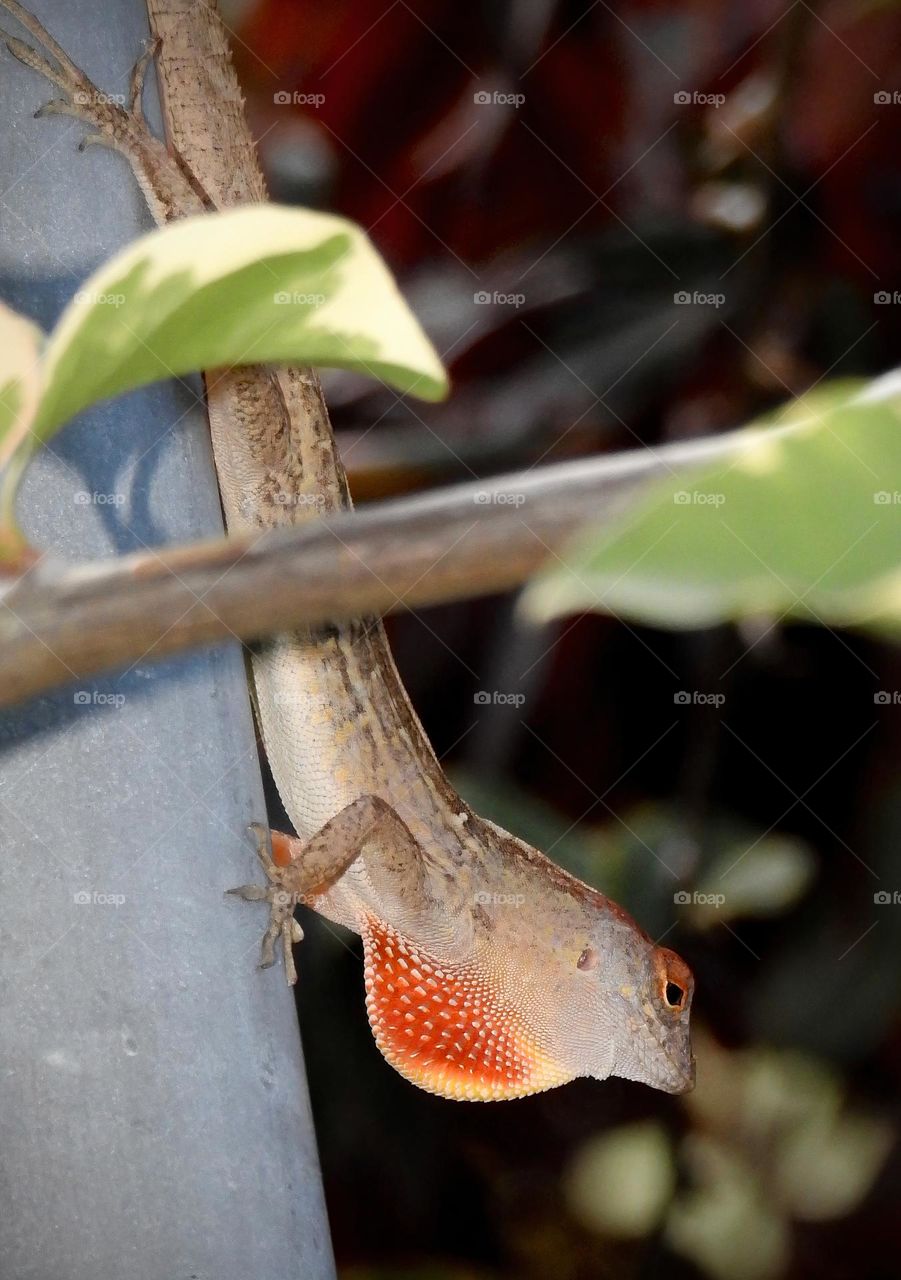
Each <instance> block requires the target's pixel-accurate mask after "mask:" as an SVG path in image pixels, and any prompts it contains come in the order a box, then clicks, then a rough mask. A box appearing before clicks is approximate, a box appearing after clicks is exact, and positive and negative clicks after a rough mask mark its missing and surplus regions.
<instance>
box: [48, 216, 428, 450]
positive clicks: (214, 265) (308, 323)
mask: <svg viewBox="0 0 901 1280" xmlns="http://www.w3.org/2000/svg"><path fill="white" fill-rule="evenodd" d="M281 361H285V362H292V363H295V364H306V365H317V366H335V367H341V368H346V369H354V370H357V371H359V372H361V373H367V374H370V375H372V376H373V377H376V378H380V379H383V380H384V381H385V382H388V383H390V384H391V386H393V387H395V388H397V389H398V390H399V391H411V392H415V394H416V395H418V396H420V397H422V398H423V399H426V400H436V399H439V398H440V397H441V396H443V395H444V394H445V393H446V391H447V379H446V376H445V373H444V370H443V368H442V366H441V362H440V360H439V359H438V356H437V355H436V353H435V351H434V349H433V347H432V345H431V343H430V342H429V340H428V339H427V338H426V336H425V334H424V333H423V332H422V330H421V328H420V327H419V324H418V322H417V320H416V319H415V317H414V316H413V314H412V313H411V311H410V310H409V308H408V307H407V305H406V303H405V302H404V300H403V298H402V297H401V295H400V293H399V292H398V290H397V286H396V285H395V283H394V281H393V279H392V277H391V274H390V272H389V271H388V269H387V267H386V266H385V264H384V262H383V261H382V259H381V258H380V257H379V255H378V254H377V253H376V251H375V249H374V248H373V247H372V245H371V244H370V242H369V240H368V239H367V237H366V236H365V235H364V234H363V232H362V231H361V230H360V229H359V228H358V227H356V226H354V224H353V223H351V222H348V221H346V220H345V219H344V218H338V217H334V216H332V215H331V214H324V213H314V212H311V211H309V210H298V209H287V208H280V207H279V206H277V205H269V204H267V205H255V206H252V207H248V208H242V209H234V210H231V211H229V212H227V213H220V214H210V215H204V216H201V217H197V218H187V219H185V220H184V221H182V222H177V223H174V224H173V225H171V226H168V227H164V228H163V229H162V230H159V231H152V232H150V234H149V235H146V236H143V237H142V238H141V239H139V240H137V241H136V242H135V243H134V244H133V245H131V246H129V247H128V248H127V249H125V250H124V251H123V252H122V253H119V254H117V255H116V256H115V257H114V258H113V259H112V260H111V261H110V262H108V263H106V265H105V266H103V267H101V268H100V269H99V270H98V271H96V272H95V273H94V274H93V275H92V276H91V277H90V279H88V280H87V281H86V282H85V284H84V286H83V287H82V289H81V290H80V291H79V293H78V294H76V296H75V298H74V299H73V301H72V302H71V303H70V304H69V306H68V307H67V308H66V310H65V312H64V313H63V315H62V317H61V319H60V321H59V324H58V325H57V327H56V329H55V330H54V332H53V334H52V335H51V337H50V340H49V343H48V346H47V351H46V360H45V387H44V394H43V396H42V400H41V406H40V410H39V413H38V417H37V431H38V434H39V435H40V436H41V437H42V438H47V437H48V436H49V435H51V434H52V433H53V431H54V430H56V428H57V427H59V426H60V425H61V424H62V423H63V422H65V421H66V420H67V419H68V418H71V417H72V416H73V415H74V414H76V413H78V411H79V410H80V409H83V408H85V407H86V406H87V405H89V404H93V403H94V402H95V401H97V400H104V399H108V398H109V397H110V396H115V395H118V394H119V393H121V392H123V391H128V390H131V389H132V388H134V387H140V386H143V385H145V384H146V383H149V382H155V381H158V380H159V379H162V378H168V377H171V376H173V375H179V374H184V373H189V372H192V371H194V370H197V369H210V368H216V367H218V366H228V365H238V364H259V363H269V362H273V363H275V362H281Z"/></svg>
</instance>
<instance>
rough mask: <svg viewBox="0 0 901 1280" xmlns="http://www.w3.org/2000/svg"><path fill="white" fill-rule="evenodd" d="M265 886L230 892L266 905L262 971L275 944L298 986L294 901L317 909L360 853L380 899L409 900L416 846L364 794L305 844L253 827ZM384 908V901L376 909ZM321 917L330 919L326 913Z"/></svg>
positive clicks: (417, 879)
mask: <svg viewBox="0 0 901 1280" xmlns="http://www.w3.org/2000/svg"><path fill="white" fill-rule="evenodd" d="M250 829H251V831H252V833H253V835H254V838H255V840H256V844H257V856H258V858H259V860H260V863H261V865H262V867H263V871H264V873H265V876H266V880H267V884H266V885H257V884H249V885H241V886H240V887H239V888H237V889H229V890H228V892H229V893H232V894H234V895H235V896H236V897H239V898H244V899H245V900H246V901H248V902H268V903H269V925H268V927H267V929H266V933H265V935H264V937H263V948H262V961H261V965H262V967H263V968H268V967H269V966H270V965H272V964H273V963H274V960H275V943H276V942H277V941H278V940H279V938H280V939H281V943H282V951H283V954H284V958H285V974H286V977H287V979H288V981H289V982H290V983H292V984H293V983H294V982H296V981H297V971H296V969H295V966H294V960H293V956H292V952H291V947H292V944H293V943H295V942H300V941H301V939H302V938H303V932H302V930H301V928H300V925H299V924H297V922H296V921H295V919H294V909H295V907H296V906H297V905H298V903H307V904H310V905H312V906H314V907H317V909H321V906H322V904H321V901H320V900H321V899H322V898H323V896H324V895H326V894H327V893H328V891H329V890H330V889H331V888H333V887H334V885H335V884H336V883H337V882H338V881H339V880H340V879H341V877H342V876H343V875H344V873H345V871H347V869H348V868H349V867H350V866H351V865H352V864H353V863H354V862H356V860H357V859H358V858H359V857H360V855H361V854H363V853H364V852H365V853H366V855H367V858H371V859H372V870H373V871H375V872H376V874H377V879H378V882H379V884H380V886H381V890H382V894H383V895H384V899H385V902H387V903H389V904H396V903H397V902H398V901H402V900H404V899H407V900H408V901H411V900H414V899H415V898H416V897H417V896H418V894H419V892H420V891H421V878H422V868H421V864H420V856H419V848H418V846H417V844H416V842H415V840H414V839H413V836H412V835H411V834H410V831H409V830H408V828H407V827H406V825H405V824H404V823H403V822H402V821H401V819H400V818H399V817H398V815H397V814H396V813H395V811H394V810H393V809H392V808H391V807H390V805H388V804H387V803H386V802H385V801H384V800H382V799H380V798H379V797H378V796H373V795H363V796H360V797H359V798H358V799H356V800H354V801H353V802H352V803H351V804H349V805H346V806H345V808H343V809H342V810H340V812H339V813H337V814H335V816H334V818H331V819H330V820H329V821H328V822H327V823H326V824H325V826H323V827H322V828H320V830H319V831H317V832H316V834H315V835H314V836H311V838H310V839H309V840H299V839H298V838H297V837H296V836H289V835H285V834H284V833H283V832H281V831H272V832H270V831H269V830H268V828H266V827H263V826H260V825H259V824H258V823H254V824H253V826H252V827H251V828H250ZM380 905H382V907H383V909H384V903H382V904H380ZM326 914H328V913H327V912H326Z"/></svg>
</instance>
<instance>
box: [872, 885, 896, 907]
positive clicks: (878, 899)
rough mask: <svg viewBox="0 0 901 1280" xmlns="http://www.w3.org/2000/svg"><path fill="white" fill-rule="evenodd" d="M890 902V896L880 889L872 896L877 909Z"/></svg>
mask: <svg viewBox="0 0 901 1280" xmlns="http://www.w3.org/2000/svg"><path fill="white" fill-rule="evenodd" d="M891 900H892V895H891V894H890V893H888V892H887V891H886V890H885V889H880V890H879V891H878V892H877V893H874V894H873V901H874V902H875V903H876V906H877V907H884V906H885V905H886V904H887V903H889V902H891Z"/></svg>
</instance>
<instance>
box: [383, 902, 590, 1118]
mask: <svg viewBox="0 0 901 1280" xmlns="http://www.w3.org/2000/svg"><path fill="white" fill-rule="evenodd" d="M362 936H363V944H364V949H365V962H364V975H365V979H366V1009H367V1012H368V1014H369V1024H370V1026H371V1027H372V1031H373V1035H374V1036H375V1041H376V1044H377V1045H378V1047H379V1049H380V1050H381V1051H382V1053H383V1055H384V1056H385V1058H386V1059H387V1061H388V1062H389V1063H390V1064H391V1065H392V1066H393V1067H394V1068H395V1069H396V1070H397V1071H399V1072H400V1074H401V1075H402V1076H404V1077H405V1078H406V1079H407V1080H409V1081H411V1082H412V1083H413V1084H416V1085H419V1087H420V1088H421V1089H426V1090H428V1092H430V1093H437V1094H440V1096H441V1097H443V1098H452V1099H456V1100H461V1101H462V1100H469V1101H477V1102H490V1101H500V1100H502V1099H506V1098H522V1097H525V1096H526V1095H527V1094H530V1093H538V1092H540V1091H541V1090H542V1089H551V1088H553V1087H554V1086H555V1085H559V1084H564V1083H565V1082H566V1081H567V1080H571V1079H572V1076H573V1073H572V1072H571V1071H568V1070H566V1069H565V1068H563V1067H561V1066H559V1065H558V1064H557V1063H555V1062H554V1061H553V1060H552V1059H551V1058H550V1057H549V1056H548V1055H547V1053H546V1052H545V1051H544V1050H543V1049H542V1048H541V1047H540V1046H539V1045H538V1043H537V1041H536V1037H535V1035H534V1033H533V1032H531V1031H530V1030H529V1028H528V1027H527V1026H526V1024H525V1022H524V1020H523V1018H522V1017H521V1016H520V1014H519V1013H518V1012H517V1010H516V1009H515V1008H514V1007H513V1006H512V1005H511V1004H510V1003H509V1001H507V1000H505V999H504V998H503V997H502V996H501V995H500V993H499V992H498V991H497V984H496V982H493V981H492V978H491V975H490V973H488V972H486V971H485V970H484V969H482V968H480V967H478V966H477V965H475V964H471V963H467V964H462V965H448V964H445V963H443V962H439V961H437V960H435V958H434V957H432V956H429V955H428V954H427V953H426V952H424V951H423V950H422V949H421V948H420V947H416V946H413V945H412V944H411V943H409V942H408V941H406V940H405V939H404V938H403V937H402V935H401V934H399V933H397V932H396V931H395V930H394V929H392V928H391V927H390V926H389V925H387V924H385V923H384V922H383V921H380V920H375V919H372V918H369V919H368V920H367V921H366V924H365V926H364V928H363V934H362Z"/></svg>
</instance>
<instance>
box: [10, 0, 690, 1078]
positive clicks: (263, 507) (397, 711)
mask: <svg viewBox="0 0 901 1280" xmlns="http://www.w3.org/2000/svg"><path fill="white" fill-rule="evenodd" d="M0 3H2V4H3V6H4V7H5V8H6V9H8V10H9V11H10V12H11V13H12V14H13V15H14V16H15V17H16V18H17V20H18V21H19V22H20V23H21V24H22V26H24V27H25V29H26V30H27V31H28V33H29V34H30V35H31V37H32V38H33V39H34V41H35V43H36V44H37V45H38V46H39V47H40V48H41V49H42V50H43V53H39V52H37V50H36V49H34V48H33V47H31V46H29V45H27V44H25V43H24V42H22V41H21V40H18V39H16V38H13V37H9V38H8V39H7V47H8V48H9V50H10V52H11V53H12V54H13V55H14V56H15V57H16V58H17V59H18V60H19V61H21V62H23V63H25V64H26V65H27V66H29V67H30V68H32V69H33V70H35V71H37V72H39V73H40V74H41V75H43V76H44V77H45V78H46V79H48V80H50V81H51V82H52V83H53V84H54V85H55V86H56V87H57V88H58V89H59V90H60V93H61V97H59V98H56V99H54V100H53V101H51V102H49V103H47V104H46V105H45V106H44V107H42V108H41V109H40V110H39V111H38V112H37V115H38V116H40V115H47V114H64V115H69V116H74V117H76V118H77V119H78V120H80V121H81V122H83V123H85V124H87V125H88V126H89V127H90V130H91V132H90V133H89V134H87V136H86V137H85V138H84V139H83V141H82V143H81V145H82V146H84V145H85V144H86V143H101V144H104V145H106V146H109V147H111V148H113V149H114V150H116V151H118V152H121V153H122V154H123V155H124V156H125V157H126V158H127V159H128V161H129V163H130V165H131V168H132V170H133V172H134V174H135V177H136V179H137V181H138V183H139V185H140V187H141V190H142V191H143V193H144V195H145V197H146V200H147V203H148V206H149V209H150V211H151V213H152V215H153V217H154V219H155V220H156V222H157V223H159V224H163V223H166V222H168V221H170V220H172V219H176V218H183V217H187V216H191V215H195V214H203V213H205V212H210V211H213V210H215V209H217V208H221V207H225V206H228V205H230V204H235V203H243V202H248V201H250V202H252V201H262V200H265V199H266V198H267V193H266V189H265V184H264V180H263V177H262V172H261V170H260V168H259V166H258V163H257V160H256V156H255V151H254V147H253V142H252V139H251V137H250V133H249V130H248V128H247V125H246V121H245V119H244V113H243V101H242V98H241V94H240V90H239V88H238V84H237V79H236V76H235V73H234V70H233V67H232V63H231V54H230V51H229V48H228V43H227V40H226V38H225V34H224V30H223V27H222V24H221V22H220V20H219V18H218V14H217V12H216V9H215V0H212V2H210V0H148V9H149V13H150V18H151V28H152V31H153V33H154V39H153V41H152V42H151V43H150V45H149V46H148V47H147V48H146V49H145V51H144V53H143V55H142V56H141V58H140V59H139V60H138V62H137V63H136V64H135V68H134V71H133V73H132V80H131V86H130V94H129V95H128V101H127V103H121V104H120V103H119V102H117V101H116V100H115V99H114V98H113V97H111V96H110V95H107V94H104V93H102V92H101V91H100V90H99V89H98V88H97V87H96V86H95V85H94V84H93V83H92V82H91V81H90V80H89V78H88V77H87V76H86V75H85V74H84V73H83V72H82V71H81V70H80V69H79V68H78V67H77V66H76V65H75V64H74V63H73V62H72V61H71V59H70V58H69V57H68V55H67V54H66V52H65V51H64V50H63V49H62V48H61V47H60V45H59V44H58V43H57V42H56V41H55V40H54V39H53V37H52V36H51V35H50V34H49V32H47V31H46V29H45V28H44V27H43V25H42V24H41V23H40V22H38V20H37V19H36V18H34V17H33V15H31V14H30V13H29V12H28V11H27V10H26V9H25V8H24V7H23V6H22V5H21V4H20V3H19V2H18V0H0ZM45 55H46V56H45ZM154 58H155V59H156V64H157V70H158V77H159V82H160V87H161V96H162V100H163V105H164V116H165V120H166V135H167V140H166V142H163V141H161V140H159V139H158V138H157V137H156V136H155V135H154V134H153V133H152V132H151V131H150V129H149V128H148V126H147V124H146V122H145V120H144V116H143V111H142V107H141V99H142V90H143V83H144V77H145V73H146V71H147V68H148V66H149V65H150V64H151V61H152V60H153V59H154ZM204 376H205V389H206V399H207V407H208V412H209V419H210V431H211V436H212V444H213V455H214V461H215V466H216V471H217V476H218V482H219V488H220V493H221V501H222V507H223V512H224V516H225V521H226V526H227V529H228V530H229V532H233V531H235V530H248V529H266V528H269V527H272V526H274V525H279V524H284V523H289V522H296V521H299V520H301V519H304V518H308V517H309V516H310V514H311V513H316V512H318V513H322V514H328V513H329V512H333V511H338V510H341V509H343V508H348V507H350V505H351V500H350V494H349V491H348V485H347V479H346V475H345V471H344V468H343V466H342V463H341V460H340V457H339V455H338V451H337V447H336V443H335V438H334V435H333V432H332V429H331V425H330V422H329V418H328V413H327V409H326V406H325V402H324V399H323V395H322V391H321V388H320V385H319V381H318V378H317V376H316V374H315V373H314V372H313V371H311V370H304V369H299V368H288V367H286V368H277V369H276V368H269V367H266V368H264V367H249V368H242V369H229V370H214V371H209V370H207V371H206V372H205V375H204ZM249 665H250V684H251V695H252V700H253V705H254V709H255V713H256V718H257V723H258V725H259V729H260V735H261V739H262V743H263V747H264V750H265V752H266V755H267V758H268V761H269V764H270V767H271V771H272V775H273V777H274V780H275V783H276V786H277V788H278V791H279V793H280V796H281V798H282V800H283V802H284V807H285V810H286V812H287V814H288V816H289V818H290V819H291V822H292V824H293V826H294V828H295V831H296V835H289V834H286V833H283V832H270V831H269V829H268V828H267V827H265V826H262V825H259V824H254V825H253V827H252V828H251V830H252V831H253V832H254V836H255V839H256V844H257V853H258V856H259V859H260V862H261V864H262V866H263V868H264V871H265V875H266V884H264V885H261V884H253V885H245V886H241V887H240V888H238V889H235V890H231V891H230V892H233V893H236V894H238V895H239V896H241V897H243V898H246V899H248V900H251V901H265V902H267V903H268V905H269V909H270V919H269V923H268V927H267V929H266V932H265V935H264V938H263V945H262V956H261V963H262V965H263V966H265V967H268V966H269V965H271V964H272V963H274V961H275V954H276V946H277V945H278V946H279V948H280V950H281V951H282V953H283V956H284V963H285V970H286V975H287V977H288V980H289V981H291V982H293V981H296V977H297V973H296V968H295V963H294V958H293V950H292V948H293V945H294V944H295V943H297V942H300V941H301V940H302V938H303V932H302V929H301V927H300V925H299V923H298V922H297V920H296V919H295V909H296V907H297V905H298V904H300V903H303V904H305V905H307V906H309V907H312V908H313V909H314V910H315V911H317V912H319V913H320V914H321V915H323V916H325V917H326V918H327V919H328V920H330V921H333V922H335V923H338V924H340V925H343V926H345V927H347V928H349V929H351V930H353V931H354V932H356V933H357V934H359V935H360V937H361V938H362V942H363V952H364V966H363V967H364V980H365V988H366V1007H367V1011H368V1016H369V1021H370V1024H371V1027H372V1030H373V1033H374V1036H375V1040H376V1043H377V1045H378V1047H379V1049H380V1050H381V1052H382V1054H383V1055H384V1057H385V1058H386V1059H387V1061H388V1062H389V1063H390V1064H391V1065H392V1066H393V1067H395V1068H396V1069H397V1070H398V1071H399V1072H400V1073H401V1074H402V1075H403V1076H405V1077H406V1078H407V1079H408V1080H410V1081H411V1082H413V1083H414V1084H416V1085H418V1086H420V1087H421V1088H424V1089H426V1090H429V1091H430V1092H432V1093H435V1094H438V1095H440V1096H442V1097H446V1098H451V1099H467V1100H482V1101H488V1100H501V1099H509V1098H517V1097H523V1096H526V1095H528V1094H532V1093H536V1092H539V1091H541V1090H545V1089H549V1088H552V1087H555V1086H557V1085H561V1084H564V1083H566V1082H568V1081H570V1080H573V1079H575V1078H577V1077H583V1076H588V1077H592V1078H594V1079H597V1080H604V1079H607V1078H608V1077H610V1076H620V1077H624V1078H626V1079H630V1080H634V1081H639V1082H642V1083H644V1084H647V1085H650V1086H652V1087H655V1088H658V1089H662V1090H664V1091H666V1092H669V1093H682V1092H685V1091H686V1090H688V1089H690V1088H692V1086H693V1084H694V1059H693V1056H692V1052H691V1042H690V1029H689V1016H690V1010H691V1003H692V996H693V990H694V979H693V976H692V973H691V971H690V969H689V967H688V966H687V965H686V964H685V962H684V961H683V960H682V959H681V958H680V957H679V956H678V955H677V954H676V953H675V952H673V951H671V950H669V949H668V948H665V947H662V946H659V945H656V944H655V943H654V942H653V941H652V940H651V939H650V938H649V937H648V935H647V934H646V933H645V932H644V931H643V930H642V929H641V928H640V927H639V925H638V924H637V923H636V922H635V921H634V920H633V919H632V917H631V916H630V915H629V914H628V913H627V912H626V911H625V910H624V909H623V908H622V907H620V906H619V905H618V904H617V903H615V902H614V901H612V900H611V899H609V898H608V897H606V896H605V895H604V894H602V893H601V892H599V891H598V890H596V889H594V888H592V887H591V886H589V885H587V884H585V883H584V882H582V881H580V880H578V879H577V878H576V877H574V876H573V875H571V874H569V873H568V872H567V871H565V870H564V869H562V868H561V867H559V866H557V865H556V864H555V863H554V862H552V861H551V860H550V859H549V858H547V857H546V856H545V855H544V854H542V853H541V852H540V851H539V850H537V849H534V848H532V847H531V846H529V845H528V844H526V843H525V842H524V841H522V840H520V839H519V838H517V837H516V836H515V835H512V834H510V833H508V832H507V831H504V830H502V829H501V828H500V827H498V826H497V825H495V824H494V823H492V822H490V821H488V820H486V819H484V818H481V817H480V816H479V815H477V814H476V813H474V812H473V811H472V810H471V809H470V807H469V806H468V805H467V804H466V803H465V802H464V801H463V799H462V798H461V797H460V796H459V795H458V794H457V792H456V791H455V790H454V788H453V787H452V785H451V783H450V782H449V780H448V779H447V777H446V775H445V773H444V771H443V769H442V767H441V765H440V763H439V762H438V759H437V758H436V756H435V753H434V751H433V750H432V747H431V744H430V743H429V741H428V738H427V737H426V734H425V732H424V730H423V728H422V725H421V724H420V721H419V719H418V718H417V716H416V713H415V711H414V709H413V707H412V705H411V703H410V701H409V698H408V696H407V693H406V691H405V689H404V687H403V685H402V683H401V680H400V677H399V674H398V672H397V669H396V667H395V664H394V661H393V658H392V655H391V651H390V649H389V646H388V642H387V639H386V636H385V632H384V629H383V626H382V623H381V621H380V620H378V619H374V618H364V619H360V620H358V621H356V622H353V623H351V624H347V625H343V624H342V625H341V626H333V627H330V628H322V629H317V630H315V631H312V630H306V631H298V632H294V633H291V634H283V635H276V636H273V637H271V638H270V639H268V640H267V641H265V642H262V643H260V644H259V645H257V646H254V647H253V649H252V650H251V653H250V657H249Z"/></svg>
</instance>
